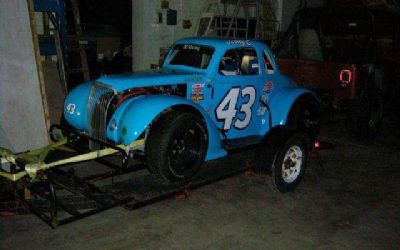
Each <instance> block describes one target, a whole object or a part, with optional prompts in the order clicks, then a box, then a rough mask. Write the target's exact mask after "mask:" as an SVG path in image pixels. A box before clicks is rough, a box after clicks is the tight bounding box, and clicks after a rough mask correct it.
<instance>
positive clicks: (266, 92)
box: [263, 82, 274, 94]
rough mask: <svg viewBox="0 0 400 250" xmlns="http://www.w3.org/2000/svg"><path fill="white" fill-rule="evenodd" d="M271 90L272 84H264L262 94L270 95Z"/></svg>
mask: <svg viewBox="0 0 400 250" xmlns="http://www.w3.org/2000/svg"><path fill="white" fill-rule="evenodd" d="M273 89H274V84H273V83H272V82H267V83H266V84H264V88H263V92H264V93H265V94H271V93H272V90H273Z"/></svg>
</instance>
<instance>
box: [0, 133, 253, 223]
mask: <svg viewBox="0 0 400 250" xmlns="http://www.w3.org/2000/svg"><path fill="white" fill-rule="evenodd" d="M82 141H85V142H86V144H87V141H92V142H96V143H99V144H101V145H102V146H103V147H104V148H103V149H99V150H96V151H90V152H88V151H87V150H86V149H84V148H82V147H81V146H80V145H82V143H80V142H82ZM143 143H144V140H137V141H135V142H134V143H133V144H132V145H130V149H131V150H132V149H134V148H137V147H141V146H143ZM126 150H127V148H126V147H125V146H121V145H119V146H114V145H111V144H107V143H104V142H101V141H98V140H96V139H93V138H91V137H89V136H88V135H86V134H84V133H75V134H74V133H72V134H71V135H70V136H68V138H64V139H62V140H60V141H58V142H55V143H54V144H51V145H48V146H46V147H43V148H40V149H37V150H32V151H27V152H23V153H19V154H13V153H11V152H10V151H8V150H6V149H3V148H0V159H1V161H2V164H1V169H0V176H2V177H5V178H6V179H8V180H9V181H10V182H11V183H12V185H13V188H14V191H15V192H14V195H15V198H16V200H17V201H18V202H20V204H18V203H17V204H15V203H14V206H16V207H14V208H13V210H19V211H21V210H22V211H25V210H28V211H29V212H31V213H33V214H35V215H36V216H37V217H39V218H40V219H42V220H43V221H44V222H46V223H47V224H48V225H49V226H51V227H52V228H56V227H58V226H61V225H65V224H68V223H71V222H73V221H76V220H79V219H82V218H85V217H88V216H90V215H93V214H96V213H99V212H102V211H104V210H107V209H110V208H113V207H116V206H122V205H123V206H124V208H126V209H128V210H133V209H137V208H140V207H143V206H145V205H147V204H150V203H153V202H156V201H159V200H161V199H164V198H167V197H171V196H174V195H176V194H179V193H182V194H183V195H187V190H190V189H194V188H197V187H200V186H203V185H206V184H209V183H212V182H215V181H218V180H220V179H223V178H226V177H229V176H233V175H236V174H239V173H243V172H244V171H245V170H246V169H248V164H246V163H245V162H243V164H234V166H232V165H230V164H229V165H228V164H225V165H224V164H221V162H220V161H218V167H209V168H204V169H203V170H202V171H201V172H200V173H199V174H198V175H196V176H195V177H194V178H192V179H190V180H187V181H182V182H179V183H166V182H165V181H162V180H160V179H157V178H154V176H152V175H151V174H149V173H148V171H147V170H146V169H145V164H143V163H141V162H140V161H136V164H133V165H132V164H129V165H128V160H127V159H128V155H127V151H126ZM84 161H92V162H93V161H96V162H98V163H101V164H102V165H104V166H106V167H107V168H106V170H104V171H102V172H101V173H96V174H90V175H85V174H82V173H80V174H77V173H75V172H79V171H74V170H75V169H77V168H79V167H81V166H79V165H76V164H77V163H81V162H84ZM239 161H240V160H239ZM92 162H90V163H92ZM93 163H94V162H93ZM211 164H213V163H211ZM133 173H134V174H133ZM18 206H19V207H18ZM21 206H23V208H21ZM0 210H1V207H0Z"/></svg>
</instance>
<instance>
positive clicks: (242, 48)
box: [217, 46, 261, 77]
mask: <svg viewBox="0 0 400 250" xmlns="http://www.w3.org/2000/svg"><path fill="white" fill-rule="evenodd" d="M246 49H251V50H253V52H254V54H255V56H256V59H257V63H258V70H257V73H256V74H251V75H248V74H242V69H241V66H240V65H237V67H238V69H239V74H237V75H224V74H223V73H222V72H221V70H220V64H221V61H222V60H223V58H224V57H225V55H226V54H227V53H228V52H230V51H234V53H235V54H236V57H237V59H240V60H238V62H240V63H241V61H242V59H243V57H242V58H240V55H239V50H246ZM217 71H218V74H219V75H221V76H228V77H229V76H259V75H261V68H260V60H259V55H258V53H257V50H256V49H255V48H254V47H251V46H248V47H238V48H232V49H228V50H226V51H225V52H224V54H223V56H222V57H221V59H220V60H219V63H218V70H217Z"/></svg>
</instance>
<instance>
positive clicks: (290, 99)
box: [262, 87, 318, 134]
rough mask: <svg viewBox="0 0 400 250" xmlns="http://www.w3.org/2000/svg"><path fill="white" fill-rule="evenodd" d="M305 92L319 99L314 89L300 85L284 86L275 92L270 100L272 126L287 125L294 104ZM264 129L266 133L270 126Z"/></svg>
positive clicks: (263, 132)
mask: <svg viewBox="0 0 400 250" xmlns="http://www.w3.org/2000/svg"><path fill="white" fill-rule="evenodd" d="M305 94H311V95H312V96H314V97H315V100H316V101H318V98H317V96H316V95H315V94H314V93H313V92H312V91H310V90H308V89H305V88H299V87H288V88H282V89H280V90H279V92H277V93H276V94H274V95H273V96H272V97H271V99H270V100H269V106H270V108H271V112H272V127H276V126H285V125H286V124H287V119H288V116H289V112H290V110H291V108H292V106H293V104H294V103H295V101H296V100H297V99H298V98H299V97H300V96H303V95H305ZM266 115H267V114H266ZM262 129H263V131H262V134H266V133H267V132H268V131H269V128H268V127H266V126H264V127H263V128H262Z"/></svg>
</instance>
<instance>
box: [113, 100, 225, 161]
mask: <svg viewBox="0 0 400 250" xmlns="http://www.w3.org/2000/svg"><path fill="white" fill-rule="evenodd" d="M178 106H189V107H190V108H194V109H196V110H197V111H198V113H200V114H201V116H202V118H203V119H204V121H205V124H206V127H207V131H208V141H209V145H208V151H207V156H206V160H213V159H217V158H220V157H223V156H225V155H226V154H227V153H226V151H225V150H224V149H223V147H222V143H221V141H222V135H221V133H220V132H219V131H218V129H217V127H216V126H215V124H214V123H213V122H212V120H211V119H210V117H209V115H208V114H207V113H206V112H205V111H204V110H203V108H201V107H200V106H198V105H196V104H194V103H191V102H189V101H188V100H187V99H185V98H183V97H179V96H166V95H144V96H138V97H135V98H131V99H129V100H127V101H125V102H123V103H122V104H121V105H120V106H119V107H118V108H117V110H116V111H115V113H114V114H113V116H112V118H111V120H110V121H111V122H110V123H109V124H108V127H107V138H109V139H111V140H113V141H114V142H116V143H117V144H123V145H130V144H132V143H133V142H134V141H135V140H136V139H137V138H138V137H139V136H140V135H141V134H142V133H143V132H144V131H145V129H146V128H147V127H148V126H149V125H150V124H151V123H152V122H153V121H154V120H155V119H157V118H158V117H159V115H162V113H163V112H164V111H166V110H168V109H171V108H172V109H173V108H174V107H178ZM112 123H115V124H116V125H117V126H116V129H114V130H112V128H111V124H112Z"/></svg>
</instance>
